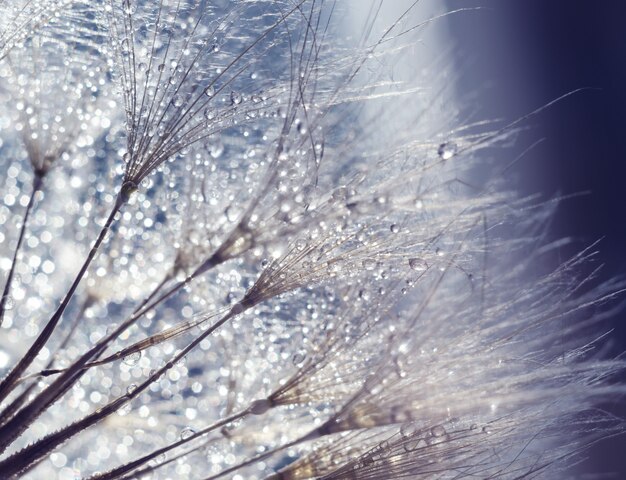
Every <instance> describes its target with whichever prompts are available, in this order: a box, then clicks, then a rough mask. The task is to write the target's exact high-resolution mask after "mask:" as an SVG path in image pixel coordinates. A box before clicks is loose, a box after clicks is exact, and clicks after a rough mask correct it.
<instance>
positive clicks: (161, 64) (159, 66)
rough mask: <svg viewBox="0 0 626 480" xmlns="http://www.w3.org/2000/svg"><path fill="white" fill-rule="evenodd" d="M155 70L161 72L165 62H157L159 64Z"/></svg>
mask: <svg viewBox="0 0 626 480" xmlns="http://www.w3.org/2000/svg"><path fill="white" fill-rule="evenodd" d="M157 70H158V71H159V72H162V71H163V70H165V64H164V63H159V65H158V66H157Z"/></svg>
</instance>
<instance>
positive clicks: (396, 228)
mask: <svg viewBox="0 0 626 480" xmlns="http://www.w3.org/2000/svg"><path fill="white" fill-rule="evenodd" d="M389 230H391V233H398V232H399V231H400V227H399V226H398V225H396V224H395V223H392V224H391V227H389Z"/></svg>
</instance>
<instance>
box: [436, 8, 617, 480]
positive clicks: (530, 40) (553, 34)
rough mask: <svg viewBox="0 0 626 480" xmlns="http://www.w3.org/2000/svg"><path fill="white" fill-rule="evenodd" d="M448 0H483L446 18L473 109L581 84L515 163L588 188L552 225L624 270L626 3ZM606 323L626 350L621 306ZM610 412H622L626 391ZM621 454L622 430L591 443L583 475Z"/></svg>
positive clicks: (499, 114)
mask: <svg viewBox="0 0 626 480" xmlns="http://www.w3.org/2000/svg"><path fill="white" fill-rule="evenodd" d="M446 3H447V5H446V6H447V9H449V10H453V9H458V8H468V7H474V6H476V7H481V9H480V10H477V11H463V12H459V13H457V14H454V15H452V16H450V17H448V19H447V22H448V28H449V32H450V34H451V35H452V37H453V39H454V42H455V50H454V56H455V58H456V61H457V64H458V66H459V69H458V72H459V78H458V82H459V83H460V84H461V85H462V86H463V88H462V89H459V92H468V91H471V92H472V94H471V97H470V98H466V99H465V100H467V101H469V102H472V104H473V105H472V107H473V109H474V111H475V112H476V116H477V117H480V118H503V119H506V120H514V119H516V118H518V117H521V116H523V115H525V114H527V113H529V112H530V111H532V110H534V109H535V108H537V107H540V106H542V105H545V104H547V103H548V102H550V101H552V100H554V99H556V98H558V97H560V96H562V95H564V94H566V93H568V92H572V91H574V90H577V89H581V88H582V89H583V90H582V91H579V92H577V93H574V94H573V95H571V96H569V97H567V98H565V99H563V100H562V101H559V102H557V103H556V104H554V105H552V106H550V107H549V108H547V109H546V110H544V111H542V112H541V113H540V114H539V115H537V116H533V117H532V118H531V119H529V120H528V121H526V122H525V123H524V125H525V126H526V127H528V130H526V131H525V132H523V133H522V135H521V136H520V137H519V138H518V142H521V143H520V145H521V147H520V148H522V149H523V147H524V146H530V145H531V144H533V143H534V142H535V141H536V140H537V139H541V138H544V139H545V140H544V141H543V142H542V143H541V144H540V145H538V146H537V147H536V148H534V149H532V150H531V151H530V152H529V153H528V154H527V155H526V156H525V157H524V159H523V161H522V162H521V164H520V165H518V166H517V167H516V169H515V175H516V177H517V178H516V180H517V184H518V185H519V186H520V188H521V189H523V190H524V192H525V193H528V194H531V193H542V195H543V198H553V197H556V196H558V195H564V196H567V195H570V194H576V193H584V194H583V195H580V196H576V197H575V198H570V199H567V200H564V201H563V202H561V204H560V206H559V208H558V211H557V220H556V223H555V224H554V225H553V226H552V228H551V232H552V233H553V235H554V236H555V237H568V238H570V239H571V241H572V243H571V245H570V246H569V247H567V248H566V249H565V251H564V252H563V255H564V256H568V255H569V254H571V253H573V252H575V251H579V250H581V249H582V248H584V247H586V246H589V245H590V244H591V243H593V242H595V241H596V240H600V243H599V246H598V248H599V250H600V254H599V257H598V258H597V260H596V263H598V264H600V263H602V264H604V267H603V268H602V270H601V277H602V278H601V279H608V278H611V277H614V276H616V275H618V276H619V275H622V276H624V275H625V274H626V249H625V247H626V2H625V1H624V0H601V1H596V2H589V1H585V2H583V1H581V0H551V1H546V0H446ZM470 86H474V89H471V88H469V87H470ZM465 94H466V93H465ZM601 279H600V280H601ZM612 327H613V328H614V333H613V345H612V352H613V354H620V353H622V352H624V351H626V309H622V313H620V314H617V315H616V316H615V317H614V319H613V321H612ZM624 380H625V381H626V378H624ZM607 409H609V410H610V411H612V412H614V413H617V414H619V415H620V416H621V417H622V418H626V398H625V399H624V401H623V402H620V404H614V405H607ZM625 454H626V438H621V439H617V440H615V439H613V440H609V441H605V442H603V443H602V444H601V445H598V446H597V447H596V448H594V449H593V450H592V452H591V453H590V455H589V458H588V459H587V460H586V461H585V463H584V464H583V465H582V472H586V473H587V474H589V477H586V478H618V479H622V478H626V455H625ZM593 473H597V474H601V475H599V476H595V475H592V474H593ZM583 477H585V476H584V474H583Z"/></svg>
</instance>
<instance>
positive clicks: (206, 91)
mask: <svg viewBox="0 0 626 480" xmlns="http://www.w3.org/2000/svg"><path fill="white" fill-rule="evenodd" d="M204 94H205V95H206V96H207V97H212V96H213V95H215V87H214V86H213V85H209V86H208V87H206V88H205V89H204Z"/></svg>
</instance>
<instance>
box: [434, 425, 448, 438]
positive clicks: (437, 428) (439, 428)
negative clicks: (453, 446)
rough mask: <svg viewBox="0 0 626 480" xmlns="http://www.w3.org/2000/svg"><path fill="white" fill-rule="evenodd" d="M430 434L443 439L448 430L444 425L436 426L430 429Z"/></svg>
mask: <svg viewBox="0 0 626 480" xmlns="http://www.w3.org/2000/svg"><path fill="white" fill-rule="evenodd" d="M430 434H431V435H432V436H433V437H443V436H444V435H445V434H446V429H445V428H443V426H442V425H436V426H434V427H433V428H431V429H430Z"/></svg>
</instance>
